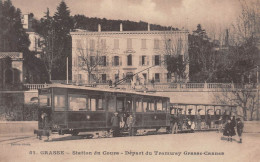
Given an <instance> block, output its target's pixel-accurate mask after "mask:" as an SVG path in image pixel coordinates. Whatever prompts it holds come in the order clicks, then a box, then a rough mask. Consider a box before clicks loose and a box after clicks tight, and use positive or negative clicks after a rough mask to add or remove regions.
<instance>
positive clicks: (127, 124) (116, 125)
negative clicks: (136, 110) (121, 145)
mask: <svg viewBox="0 0 260 162" xmlns="http://www.w3.org/2000/svg"><path fill="white" fill-rule="evenodd" d="M111 124H112V131H113V137H118V136H119V135H120V129H121V130H125V131H128V132H129V136H133V135H134V129H133V126H134V124H135V118H134V117H133V115H132V114H127V113H123V114H120V116H119V115H118V112H115V113H114V116H113V117H112V118H111Z"/></svg>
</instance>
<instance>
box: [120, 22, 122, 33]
mask: <svg viewBox="0 0 260 162" xmlns="http://www.w3.org/2000/svg"><path fill="white" fill-rule="evenodd" d="M120 31H123V24H122V23H120Z"/></svg>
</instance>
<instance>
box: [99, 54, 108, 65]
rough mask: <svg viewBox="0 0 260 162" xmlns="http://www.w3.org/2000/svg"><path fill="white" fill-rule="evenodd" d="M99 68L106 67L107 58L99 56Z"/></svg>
mask: <svg viewBox="0 0 260 162" xmlns="http://www.w3.org/2000/svg"><path fill="white" fill-rule="evenodd" d="M99 65H101V66H106V65H107V57H106V56H101V60H100V64H99Z"/></svg>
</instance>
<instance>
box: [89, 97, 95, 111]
mask: <svg viewBox="0 0 260 162" xmlns="http://www.w3.org/2000/svg"><path fill="white" fill-rule="evenodd" d="M96 108H97V105H96V99H95V98H89V110H90V111H96Z"/></svg>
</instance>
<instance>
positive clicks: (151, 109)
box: [149, 102, 154, 111]
mask: <svg viewBox="0 0 260 162" xmlns="http://www.w3.org/2000/svg"><path fill="white" fill-rule="evenodd" d="M149 111H154V102H150V109H149Z"/></svg>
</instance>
